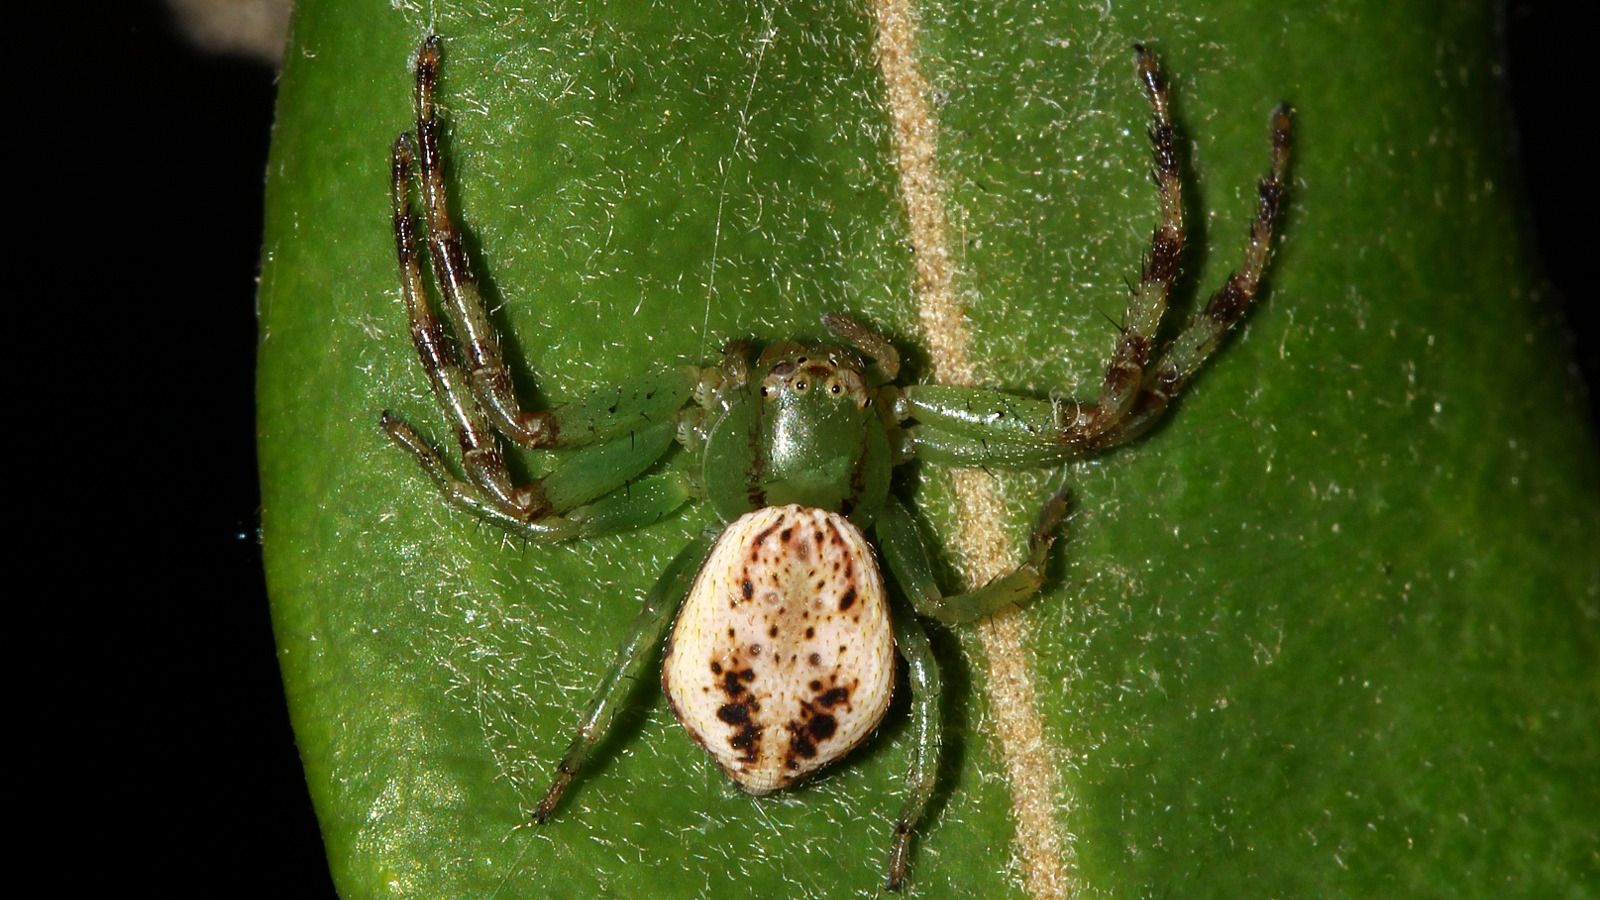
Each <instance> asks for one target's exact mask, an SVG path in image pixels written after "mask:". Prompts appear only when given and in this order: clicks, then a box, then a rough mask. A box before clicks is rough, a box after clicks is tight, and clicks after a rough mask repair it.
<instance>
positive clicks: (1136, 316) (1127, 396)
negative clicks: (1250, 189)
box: [1068, 44, 1184, 440]
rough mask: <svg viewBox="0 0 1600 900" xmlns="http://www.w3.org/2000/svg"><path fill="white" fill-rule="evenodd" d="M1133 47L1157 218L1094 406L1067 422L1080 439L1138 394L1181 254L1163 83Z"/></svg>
mask: <svg viewBox="0 0 1600 900" xmlns="http://www.w3.org/2000/svg"><path fill="white" fill-rule="evenodd" d="M1133 51H1134V61H1135V68H1136V71H1137V73H1138V77H1139V84H1140V85H1141V86H1143V87H1144V93H1145V97H1146V98H1147V99H1149V101H1150V112H1151V121H1150V146H1151V149H1152V150H1153V151H1154V155H1155V165H1154V167H1153V168H1152V170H1151V178H1152V180H1153V181H1154V182H1155V185H1156V195H1157V197H1158V198H1159V199H1160V207H1161V218H1160V220H1159V221H1158V222H1157V223H1156V227H1155V231H1154V232H1152V233H1151V235H1150V250H1149V251H1148V252H1147V253H1146V254H1145V257H1144V265H1143V268H1142V270H1141V271H1140V274H1139V283H1138V285H1136V286H1135V287H1134V289H1133V295H1132V296H1131V297H1130V298H1129V300H1128V308H1127V310H1126V311H1125V312H1124V313H1123V321H1122V336H1121V338H1120V339H1119V340H1118V341H1117V346H1116V349H1115V350H1114V351H1112V354H1111V360H1110V361H1109V362H1108V363H1106V374H1105V380H1104V382H1103V383H1102V384H1101V386H1100V400H1099V402H1098V403H1096V404H1095V405H1094V406H1085V407H1080V408H1079V409H1078V411H1077V412H1078V418H1077V420H1076V421H1074V422H1072V423H1071V424H1070V425H1068V428H1069V429H1070V430H1071V431H1073V432H1076V433H1077V434H1078V435H1081V437H1080V438H1078V439H1080V440H1081V439H1093V437H1095V436H1097V435H1101V434H1105V433H1106V432H1108V431H1111V430H1112V429H1114V428H1116V426H1117V424H1118V423H1120V422H1121V421H1122V419H1123V417H1124V416H1126V415H1127V414H1128V411H1129V409H1131V408H1132V407H1133V404H1134V401H1135V400H1136V399H1137V398H1138V396H1139V392H1140V388H1141V386H1142V385H1143V382H1144V371H1145V364H1146V363H1147V362H1148V361H1149V358H1150V345H1151V343H1152V342H1153V341H1154V340H1155V334H1156V329H1157V328H1159V327H1160V326H1161V316H1162V314H1163V313H1165V312H1166V309H1167V298H1168V297H1169V296H1170V295H1171V293H1172V282H1173V281H1174V280H1175V279H1176V278H1177V277H1178V258H1179V257H1180V256H1181V255H1182V253H1183V243H1184V231H1183V181H1182V179H1181V178H1179V177H1178V150H1177V147H1176V145H1175V143H1174V138H1173V129H1172V109H1171V103H1170V102H1169V100H1168V98H1167V85H1166V81H1165V80H1164V79H1163V78H1162V77H1161V70H1160V69H1159V68H1158V67H1157V66H1156V59H1155V57H1154V56H1152V55H1151V54H1150V53H1149V52H1148V51H1146V50H1145V48H1144V47H1143V46H1141V45H1139V44H1135V45H1134V47H1133Z"/></svg>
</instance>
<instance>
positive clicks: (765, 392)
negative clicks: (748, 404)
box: [761, 385, 772, 397]
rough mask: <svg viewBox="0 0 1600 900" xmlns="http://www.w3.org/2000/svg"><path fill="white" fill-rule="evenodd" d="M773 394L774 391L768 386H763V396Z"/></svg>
mask: <svg viewBox="0 0 1600 900" xmlns="http://www.w3.org/2000/svg"><path fill="white" fill-rule="evenodd" d="M771 393H772V391H771V390H769V389H768V388H767V386H766V385H762V386H761V396H763V397H765V396H767V395H768V394H771Z"/></svg>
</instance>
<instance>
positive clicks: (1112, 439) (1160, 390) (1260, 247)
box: [1097, 103, 1294, 446]
mask: <svg viewBox="0 0 1600 900" xmlns="http://www.w3.org/2000/svg"><path fill="white" fill-rule="evenodd" d="M1270 132H1271V140H1272V158H1271V163H1270V165H1269V167H1268V169H1267V176H1266V177H1265V178H1263V179H1262V180H1261V183H1260V185H1259V186H1258V188H1257V191H1256V215H1255V218H1254V219H1253V220H1252V221H1251V223H1250V236H1249V237H1248V238H1247V239H1246V240H1245V246H1244V261H1243V263H1242V264H1241V265H1240V267H1239V269H1238V270H1237V271H1235V272H1234V273H1233V274H1231V275H1229V276H1228V280H1227V281H1225V282H1223V285H1222V287H1221V288H1220V289H1218V290H1217V292H1216V293H1215V294H1212V295H1211V299H1210V300H1209V301H1207V302H1206V305H1205V309H1203V310H1201V311H1200V313H1199V314H1198V315H1196V316H1195V317H1194V319H1192V320H1191V321H1190V322H1189V323H1188V325H1187V326H1185V327H1184V329H1183V331H1182V332H1180V333H1179V334H1178V336H1177V337H1175V338H1173V340H1172V343H1171V344H1169V345H1168V346H1167V347H1166V349H1165V350H1164V351H1163V352H1162V354H1161V357H1160V359H1158V360H1157V361H1156V363H1155V365H1153V366H1152V367H1151V368H1150V371H1149V372H1147V373H1146V374H1145V377H1144V385H1143V391H1142V392H1141V393H1140V396H1139V402H1138V403H1137V404H1136V405H1135V407H1134V409H1133V411H1132V414H1131V415H1130V416H1129V417H1128V418H1127V419H1126V420H1125V421H1124V422H1122V423H1121V425H1120V426H1119V427H1118V428H1117V429H1116V430H1114V431H1113V432H1111V433H1109V434H1106V435H1105V436H1103V437H1102V438H1101V439H1100V440H1099V441H1097V445H1098V446H1115V445H1116V444H1121V443H1124V442H1126V441H1129V440H1132V439H1133V438H1135V437H1138V436H1139V435H1140V434H1142V433H1143V432H1144V431H1146V430H1148V429H1149V427H1150V426H1151V425H1153V424H1154V423H1155V422H1156V420H1158V419H1159V418H1160V417H1161V414H1162V413H1163V412H1164V411H1165V410H1166V408H1167V405H1168V404H1169V403H1171V402H1172V398H1173V397H1174V396H1176V395H1177V393H1178V392H1179V391H1180V390H1182V389H1183V387H1184V385H1186V384H1188V383H1189V379H1191V378H1193V377H1194V374H1195V373H1196V372H1198V371H1199V370H1200V367H1201V366H1202V365H1204V364H1205V361H1206V359H1208V358H1209V357H1210V356H1211V354H1212V353H1213V352H1215V351H1216V349H1217V346H1218V345H1219V344H1221V343H1222V339H1223V337H1224V336H1226V335H1227V333H1228V330H1229V329H1231V328H1232V327H1233V326H1234V325H1235V324H1237V323H1238V321H1239V320H1240V319H1241V318H1243V317H1244V314H1245V313H1246V312H1247V311H1249V309H1250V304H1251V303H1252V302H1253V301H1254V300H1255V298H1256V292H1257V290H1258V289H1259V288H1260V286H1261V276H1262V273H1263V272H1265V271H1266V268H1267V261H1268V260H1269V259H1270V258H1271V256H1272V241H1273V237H1274V235H1275V234H1276V231H1277V223H1278V215H1279V213H1280V211H1281V210H1282V207H1283V201H1284V198H1285V197H1286V196H1287V194H1288V173H1289V150H1290V145H1291V142H1292V140H1293V136H1294V120H1293V110H1291V109H1290V108H1289V106H1288V104H1285V103H1280V104H1279V105H1278V107H1277V108H1276V109H1274V110H1273V111H1272V119H1271V125H1270Z"/></svg>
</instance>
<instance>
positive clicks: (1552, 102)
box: [68, 2, 1600, 897]
mask: <svg viewBox="0 0 1600 900" xmlns="http://www.w3.org/2000/svg"><path fill="white" fill-rule="evenodd" d="M108 6H111V7H112V9H111V10H110V11H107V12H105V13H104V15H106V16H109V17H110V30H109V35H110V37H111V39H112V41H111V43H112V48H111V54H110V60H111V63H112V67H113V69H114V78H115V82H114V83H113V84H112V85H111V92H112V93H113V94H114V96H116V97H119V98H124V99H125V101H126V102H125V103H124V104H122V105H121V107H120V108H119V109H118V110H117V111H116V112H114V113H112V114H111V115H110V117H109V119H110V127H109V128H107V129H106V130H105V132H104V134H106V135H109V136H116V137H117V138H118V140H117V143H118V145H119V149H118V150H117V151H116V152H117V157H118V158H120V160H121V161H122V162H123V164H124V165H125V166H126V168H124V169H122V170H121V171H122V174H123V176H124V179H123V184H122V186H123V187H124V188H128V187H138V186H143V188H144V189H143V190H140V191H138V192H136V194H135V197H138V198H142V199H133V200H130V198H128V197H123V198H121V202H118V201H117V200H116V198H113V202H112V203H111V206H112V208H113V211H114V212H115V211H118V210H121V211H124V212H132V213H134V214H136V215H137V214H142V215H143V216H144V217H145V218H143V219H141V220H139V224H138V225H136V226H135V227H134V229H133V233H132V234H131V236H130V237H129V238H128V240H127V241H126V242H124V243H123V244H122V245H121V246H120V247H117V248H113V252H114V253H115V252H116V251H118V250H120V251H121V252H122V253H124V254H127V255H128V259H127V260H126V262H127V263H128V264H130V265H131V266H136V268H132V269H130V270H131V271H139V272H143V273H146V277H147V278H155V277H157V276H160V275H163V274H167V275H170V274H173V269H174V268H175V269H176V270H177V272H178V273H179V274H181V276H182V277H181V279H178V280H176V281H168V282H165V283H164V284H163V287H162V290H163V294H162V296H161V297H160V303H161V304H162V307H163V308H162V310H161V312H160V314H159V316H158V318H159V320H160V325H159V326H155V327H154V329H155V335H154V344H153V347H154V348H155V349H154V351H153V352H149V353H148V354H146V356H145V358H143V359H141V360H140V361H139V363H138V366H139V368H138V369H137V370H135V371H133V372H131V373H130V376H131V377H134V378H141V379H154V380H155V383H156V384H157V385H158V387H161V388H170V387H173V386H177V390H176V392H175V393H174V394H173V396H178V397H181V398H182V405H181V406H180V405H178V404H158V412H157V414H156V421H155V422H153V423H152V424H153V425H154V426H155V427H156V428H159V429H163V430H165V431H166V432H167V433H174V434H190V433H192V432H193V431H194V425H195V422H194V418H193V412H192V411H193V410H195V409H200V410H203V414H204V422H203V423H201V424H203V426H204V437H203V439H202V440H199V441H192V442H183V443H180V444H178V445H176V452H174V446H173V445H165V446H164V447H163V448H162V449H161V452H159V453H157V452H151V453H150V454H149V456H150V466H151V468H149V469H148V470H147V472H148V475H147V476H146V477H147V478H148V483H149V484H150V485H153V487H147V488H146V489H147V490H149V491H150V492H151V496H152V497H153V498H155V499H153V500H152V501H151V502H158V503H162V504H163V505H162V506H158V507H154V508H169V509H170V508H171V507H172V506H173V499H174V496H176V497H178V498H179V499H180V501H181V502H180V504H179V505H181V507H182V509H181V510H178V511H177V512H176V515H179V516H181V518H182V522H181V523H180V524H179V525H177V526H176V527H175V529H174V530H173V532H172V534H171V535H170V536H169V537H168V540H170V541H171V542H172V546H171V547H169V548H167V549H168V551H169V552H170V551H171V550H172V548H173V547H175V548H176V556H177V562H176V564H175V565H174V566H173V567H172V568H173V571H171V572H168V573H165V574H164V576H163V580H162V583H163V584H164V585H168V586H169V587H170V593H168V594H166V595H164V596H163V598H162V599H161V600H160V601H158V604H157V607H156V609H157V610H158V611H159V612H158V615H157V616H156V617H155V618H154V621H155V623H156V627H155V631H156V632H157V634H156V636H155V638H154V640H153V641H152V642H151V643H150V644H149V645H148V646H144V647H142V648H141V649H140V651H139V655H141V656H143V657H145V658H146V659H149V658H153V659H155V661H156V668H157V670H158V671H157V676H156V677H157V683H156V688H157V690H158V691H159V692H160V698H161V702H160V703H159V704H158V705H159V706H160V708H161V709H163V710H165V712H162V713H157V714H153V715H151V716H149V717H148V718H147V719H146V721H145V724H146V725H147V726H148V727H149V738H148V742H149V744H150V745H151V747H152V748H153V750H154V753H153V756H154V757H155V763H154V765H155V771H152V772H143V773H141V775H140V777H141V778H143V779H145V784H146V785H147V786H148V788H149V790H148V794H147V796H146V797H145V798H144V800H143V801H142V802H145V803H149V804H151V805H152V806H154V807H155V808H156V810H157V811H158V812H160V813H161V815H159V816H158V817H157V818H156V819H154V820H149V819H144V818H134V819H133V820H132V822H133V825H134V827H136V828H137V827H141V823H142V822H146V821H149V822H151V824H150V825H149V826H148V827H150V828H152V829H158V830H159V831H160V835H159V839H154V840H151V841H150V844H151V848H150V849H149V850H148V851H147V852H146V853H145V854H144V855H145V858H144V859H143V860H142V863H143V864H144V865H143V866H141V868H142V870H143V873H151V868H150V867H153V869H154V872H153V873H152V874H155V875H156V876H157V877H158V878H159V883H160V884H161V885H162V889H161V890H160V891H159V892H160V893H161V894H163V895H177V894H184V893H189V892H191V891H199V892H204V893H207V894H211V895H227V894H231V893H233V889H232V888H230V887H228V886H239V887H247V888H248V889H249V890H248V893H254V894H260V895H266V896H293V897H317V896H322V895H330V896H331V895H332V893H333V887H332V884H331V882H330V880H329V876H328V871H327V865H326V863H325V861H324V858H323V854H322V845H321V839H320V837H319V835H318V832H317V824H316V819H315V817H314V815H313V813H312V810H311V804H310V800H309V797H308V796H307V792H306V786H305V781H304V777H303V775H302V773H301V770H300V763H299V758H298V756H297V755H296V751H295V746H294V737H293V734H292V733H291V731H290V728H289V718H288V713H287V710H286V708H285V706H284V700H283V690H282V685H281V683H280V682H279V678H278V668H277V660H276V656H275V650H274V647H273V640H272V630H271V622H270V619H269V615H268V607H267V598H266V592H265V588H264V586H263V583H262V573H261V559H260V547H259V545H258V543H257V507H258V505H259V492H258V488H257V484H256V464H255V423H254V407H253V405H252V399H251V398H252V396H253V380H254V367H255V339H256V332H255V292H256V279H255V276H256V271H257V265H258V259H257V254H258V252H259V247H260V240H261V213H262V197H261V193H262V182H263V173H264V172H265V169H266V159H267V142H268V137H269V131H270V127H271V124H272V104H273V96H274V83H273V82H274V72H273V69H272V68H271V67H270V66H268V65H267V64H265V63H260V62H253V61H250V60H246V59H242V58H239V57H230V56H222V55H216V54H212V53H208V52H205V51H201V50H197V49H194V48H193V47H191V46H190V45H189V43H188V42H187V41H186V40H185V39H184V38H183V36H182V35H181V34H180V33H179V32H178V30H177V29H175V28H174V27H173V26H172V24H171V22H170V20H169V15H168V13H167V11H166V9H165V8H164V7H163V6H161V5H160V4H158V3H155V2H136V3H117V4H108ZM1571 6H1572V7H1576V6H1578V5H1577V4H1573V5H1571ZM96 15H101V13H96ZM1576 15H1577V13H1576V12H1572V11H1568V10H1567V9H1564V8H1561V5H1560V4H1556V3H1539V2H1512V3H1510V4H1509V5H1508V7H1507V8H1506V10H1505V14H1504V24H1505V29H1504V31H1505V48H1506V72H1507V77H1508V79H1509V82H1510V86H1511V96H1512V99H1513V102H1514V104H1515V117H1516V120H1517V123H1518V129H1519V135H1518V137H1519V150H1520V154H1521V162H1522V165H1523V171H1524V173H1525V185H1524V186H1525V190H1526V193H1527V195H1528V197H1529V199H1530V202H1531V207H1532V220H1531V223H1530V226H1531V228H1532V232H1533V234H1534V237H1535V238H1536V241H1537V245H1538V248H1539V253H1540V255H1541V258H1542V262H1543V264H1544V266H1545V271H1546V273H1547V275H1548V277H1549V279H1550V281H1551V283H1552V285H1553V286H1554V288H1555V290H1556V292H1557V295H1558V297H1560V298H1561V299H1562V302H1563V304H1564V306H1565V308H1566V310H1567V315H1568V320H1569V322H1570V323H1571V325H1572V326H1573V328H1572V333H1573V335H1574V339H1573V347H1574V351H1575V358H1576V359H1577V360H1578V364H1579V366H1580V367H1581V370H1582V373H1583V377H1584V379H1585V380H1586V382H1587V383H1588V384H1589V385H1594V384H1595V383H1596V375H1597V368H1600V352H1597V350H1600V348H1597V342H1596V340H1595V338H1596V316H1595V310H1594V306H1593V304H1592V303H1589V302H1588V301H1582V300H1581V298H1580V297H1579V291H1580V290H1582V289H1581V288H1580V286H1579V284H1578V281H1577V278H1578V267H1579V265H1581V264H1583V263H1582V259H1583V257H1582V256H1581V254H1582V252H1583V250H1584V249H1585V248H1584V247H1583V246H1580V242H1581V243H1583V244H1588V243H1590V242H1591V241H1592V237H1591V235H1590V233H1589V232H1587V231H1584V230H1577V229H1573V228H1571V227H1569V223H1570V222H1573V221H1576V219H1577V216H1576V214H1575V211H1569V210H1574V209H1575V208H1576V207H1577V206H1578V204H1588V203H1589V202H1590V201H1584V200H1579V199H1578V198H1576V197H1574V196H1573V191H1574V190H1575V187H1574V186H1575V185H1581V184H1584V183H1586V182H1587V181H1588V180H1590V179H1587V178H1586V176H1587V175H1588V174H1589V173H1590V172H1592V169H1593V162H1592V157H1593V154H1592V151H1590V150H1589V149H1587V147H1585V146H1582V145H1580V144H1579V141H1580V140H1583V139H1580V138H1579V137H1578V135H1577V128H1578V127H1579V126H1580V125H1581V123H1582V122H1585V121H1589V120H1590V119H1591V118H1592V116H1591V115H1590V110H1588V109H1587V108H1578V109H1569V108H1567V107H1566V104H1570V103H1574V102H1576V103H1580V104H1582V103H1586V102H1587V94H1588V92H1587V90H1581V89H1579V82H1578V81H1577V79H1578V77H1579V75H1578V67H1577V64H1576V62H1575V60H1574V51H1573V50H1572V49H1571V46H1570V38H1571V36H1572V35H1575V34H1581V33H1582V32H1580V31H1578V30H1577V29H1578V25H1577V23H1576V21H1574V20H1575V17H1576ZM113 168H114V167H113ZM130 176H131V177H130ZM152 185H161V186H164V187H163V188H162V189H161V190H159V191H156V192H155V193H153V194H152V193H151V192H150V190H148V188H149V187H150V186H152ZM111 187H112V188H115V187H116V185H114V184H113V185H112V186H111ZM130 203H131V204H132V205H134V206H137V204H139V203H144V204H147V206H145V207H144V208H143V209H133V210H130V209H129V207H130ZM148 204H153V205H154V207H153V208H152V207H151V206H149V205H148ZM122 221H123V222H124V224H126V222H127V218H126V216H124V218H123V219H122ZM146 229H149V231H150V232H153V233H147V232H146V231H145V230H146ZM163 237H165V238H167V240H166V241H165V242H164V244H165V249H164V252H158V253H152V252H149V251H148V250H147V249H145V248H143V247H142V245H144V244H146V243H149V242H156V241H161V240H162V238H163ZM175 249H176V253H174V250H175ZM1590 252H1592V250H1591V251H1590ZM174 257H176V258H174ZM68 274H69V275H70V274H71V273H68ZM146 327H147V328H149V327H151V326H149V325H148V323H146ZM1589 403H1590V409H1591V416H1593V415H1594V409H1595V399H1594V395H1593V393H1592V392H1591V393H1590V395H1589ZM143 414H144V415H146V416H148V410H145V411H144V412H143ZM197 470H203V471H205V472H207V473H208V475H207V477H206V478H205V480H204V483H203V486H195V485H194V484H193V476H194V473H195V472H196V471H197ZM174 485H186V487H174ZM113 691H114V692H115V691H116V686H113ZM129 699H130V700H132V701H133V702H136V703H144V704H147V705H148V704H149V702H150V697H149V696H148V695H147V694H144V693H143V692H142V691H141V692H140V696H139V697H137V698H134V697H130V698H129ZM129 821H130V820H128V819H122V822H123V824H122V825H121V826H119V827H122V828H126V827H128V824H127V823H128V822H129ZM140 880H141V881H142V880H143V878H142V875H141V876H140ZM219 888H221V889H222V890H221V891H220V894H219V893H218V889H219Z"/></svg>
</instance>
